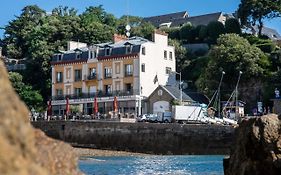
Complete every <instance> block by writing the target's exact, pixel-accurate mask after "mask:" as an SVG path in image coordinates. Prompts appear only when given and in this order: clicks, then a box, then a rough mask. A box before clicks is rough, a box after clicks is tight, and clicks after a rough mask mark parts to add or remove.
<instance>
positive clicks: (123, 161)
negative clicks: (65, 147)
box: [79, 155, 224, 175]
mask: <svg viewBox="0 0 281 175" xmlns="http://www.w3.org/2000/svg"><path fill="white" fill-rule="evenodd" d="M223 158H224V156H223V155H216V156H206V155H204V156H200V155H181V156H180V155H177V156H174V155H172V156H119V157H117V156H112V157H82V158H81V159H80V161H79V168H80V170H81V171H82V172H83V173H85V174H86V175H223Z"/></svg>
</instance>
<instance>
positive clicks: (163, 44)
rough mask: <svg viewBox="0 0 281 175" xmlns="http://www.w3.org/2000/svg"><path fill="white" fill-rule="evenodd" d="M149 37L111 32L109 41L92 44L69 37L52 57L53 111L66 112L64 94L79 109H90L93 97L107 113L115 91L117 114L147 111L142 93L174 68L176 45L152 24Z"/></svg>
mask: <svg viewBox="0 0 281 175" xmlns="http://www.w3.org/2000/svg"><path fill="white" fill-rule="evenodd" d="M152 38H153V39H152V41H149V40H147V39H144V38H141V37H131V38H125V37H124V36H120V35H114V37H113V42H110V43H101V44H95V45H91V46H87V45H86V44H84V43H77V42H69V43H68V50H67V51H60V52H59V53H57V54H54V56H53V58H52V61H51V66H52V112H53V114H54V115H64V114H65V108H66V98H69V103H70V105H71V106H77V107H78V108H79V110H80V111H81V112H82V113H83V114H92V113H93V105H94V104H93V103H94V98H95V97H96V99H97V102H98V111H99V112H100V113H102V114H108V113H110V112H111V111H113V100H114V96H116V97H117V99H118V112H119V113H120V114H126V115H130V116H132V115H134V116H136V115H140V114H142V113H146V112H147V103H146V102H145V100H146V99H147V97H148V96H149V95H150V94H151V93H152V92H153V91H154V90H155V89H156V88H157V87H158V85H166V84H167V82H168V79H170V78H171V76H173V77H172V79H173V78H174V74H171V72H172V71H175V49H174V47H173V46H169V45H168V36H167V34H166V33H162V32H160V31H158V30H156V31H155V32H154V33H153V37H152Z"/></svg>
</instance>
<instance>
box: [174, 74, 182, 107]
mask: <svg viewBox="0 0 281 175" xmlns="http://www.w3.org/2000/svg"><path fill="white" fill-rule="evenodd" d="M174 73H175V74H178V75H180V105H182V82H181V72H176V71H174Z"/></svg>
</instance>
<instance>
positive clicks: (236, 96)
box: [235, 71, 243, 119]
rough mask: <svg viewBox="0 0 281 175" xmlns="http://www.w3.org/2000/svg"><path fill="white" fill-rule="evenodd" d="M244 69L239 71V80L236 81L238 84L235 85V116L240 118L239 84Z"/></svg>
mask: <svg viewBox="0 0 281 175" xmlns="http://www.w3.org/2000/svg"><path fill="white" fill-rule="evenodd" d="M242 73H243V72H242V71H239V76H238V80H237V83H236V86H235V117H236V119H238V115H239V114H238V110H239V106H238V105H239V104H238V85H239V81H240V78H241V75H242Z"/></svg>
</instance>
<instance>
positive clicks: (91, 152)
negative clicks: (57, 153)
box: [74, 148, 149, 157]
mask: <svg viewBox="0 0 281 175" xmlns="http://www.w3.org/2000/svg"><path fill="white" fill-rule="evenodd" d="M74 152H76V154H77V155H78V156H79V157H81V156H143V155H149V154H144V153H133V152H127V151H113V150H102V149H89V148H74Z"/></svg>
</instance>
